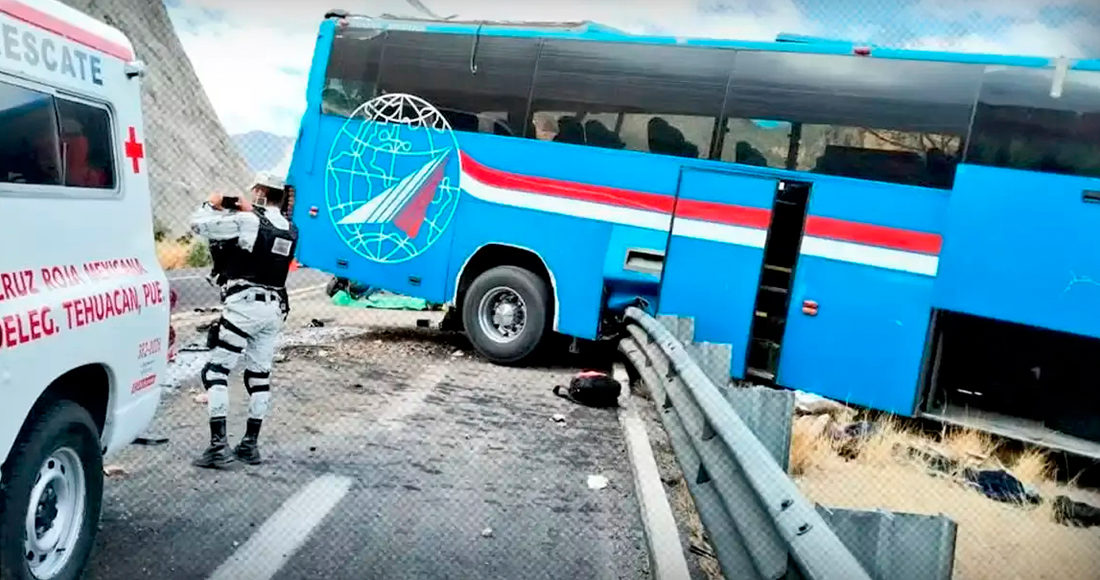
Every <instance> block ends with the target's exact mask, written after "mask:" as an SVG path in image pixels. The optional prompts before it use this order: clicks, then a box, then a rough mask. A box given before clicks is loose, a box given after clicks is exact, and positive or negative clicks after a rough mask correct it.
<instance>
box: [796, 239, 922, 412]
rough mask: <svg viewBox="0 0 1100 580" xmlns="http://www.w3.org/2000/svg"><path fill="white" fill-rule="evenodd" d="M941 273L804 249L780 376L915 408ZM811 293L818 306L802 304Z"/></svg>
mask: <svg viewBox="0 0 1100 580" xmlns="http://www.w3.org/2000/svg"><path fill="white" fill-rule="evenodd" d="M932 286H933V279H932V278H930V277H928V276H925V275H921V274H913V273H909V272H900V271H896V270H888V269H885V268H872V267H867V266H865V265H861V264H855V263H852V262H842V261H839V260H831V259H828V258H820V257H816V256H808V255H805V254H803V255H801V256H800V257H799V260H798V266H797V268H796V273H795V281H794V287H793V291H792V293H791V304H790V309H789V311H788V318H787V328H786V334H785V335H784V338H783V351H782V355H781V356H780V358H779V372H778V375H777V382H778V383H779V384H782V385H783V386H786V387H789V388H792V389H798V390H801V391H806V392H811V393H816V394H819V395H822V396H825V397H828V398H830V399H834V400H837V401H842V402H845V403H850V404H853V405H859V406H864V407H868V408H872V409H879V410H883V411H888V412H891V413H896V414H899V415H903V416H909V415H911V414H912V413H913V411H914V410H915V404H916V399H917V396H916V395H917V392H918V379H919V375H920V372H921V360H922V359H923V357H924V345H925V336H926V335H927V333H928V323H929V319H930V317H931V314H932V309H931V303H932ZM805 300H812V301H814V302H816V303H817V304H818V311H817V313H816V314H814V315H812V316H809V315H806V314H804V313H803V312H802V304H803V301H805Z"/></svg>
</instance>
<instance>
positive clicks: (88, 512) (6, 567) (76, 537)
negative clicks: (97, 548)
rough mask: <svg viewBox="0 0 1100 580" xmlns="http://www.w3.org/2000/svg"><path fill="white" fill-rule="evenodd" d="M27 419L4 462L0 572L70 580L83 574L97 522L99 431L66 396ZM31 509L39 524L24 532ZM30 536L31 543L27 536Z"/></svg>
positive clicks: (14, 578)
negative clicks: (31, 536)
mask: <svg viewBox="0 0 1100 580" xmlns="http://www.w3.org/2000/svg"><path fill="white" fill-rule="evenodd" d="M32 421H33V423H32V424H31V425H29V426H28V427H26V428H25V429H24V432H23V434H21V436H20V437H19V440H18V441H17V442H16V444H15V446H14V447H13V448H12V452H11V455H10V456H9V458H8V461H7V463H5V465H4V474H3V475H4V479H3V485H2V486H0V578H2V579H3V580H33V579H35V578H40V577H45V578H52V579H54V580H75V579H77V578H80V577H81V575H82V574H83V571H84V567H85V565H86V564H87V562H88V557H89V555H90V554H91V550H92V544H93V542H94V541H95V534H96V531H97V529H98V526H99V515H100V507H101V506H102V501H103V456H102V455H101V452H100V448H99V430H98V429H97V428H96V425H95V422H94V421H92V417H91V415H90V414H88V411H87V410H85V409H84V407H81V406H80V405H78V404H76V403H74V402H72V401H59V402H57V403H54V404H53V405H51V406H50V407H49V408H48V409H46V410H45V411H44V412H42V413H40V414H38V415H37V416H36V417H35V418H34V419H32ZM43 481H47V482H48V483H46V484H44V483H43ZM32 504H33V505H32ZM32 509H33V510H36V511H37V510H39V509H40V510H41V512H42V513H41V519H40V520H39V521H38V524H37V525H38V526H39V527H38V528H37V529H36V530H30V531H29V533H28V528H27V524H26V519H27V515H28V512H29V511H30V510H32ZM30 534H34V541H28V538H29V537H30Z"/></svg>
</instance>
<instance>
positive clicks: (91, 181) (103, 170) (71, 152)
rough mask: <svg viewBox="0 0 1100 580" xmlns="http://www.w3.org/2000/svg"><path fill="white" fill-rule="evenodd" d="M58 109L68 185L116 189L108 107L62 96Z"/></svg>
mask: <svg viewBox="0 0 1100 580" xmlns="http://www.w3.org/2000/svg"><path fill="white" fill-rule="evenodd" d="M57 112H58V116H59V117H60V119H61V145H62V147H61V154H62V163H63V165H64V168H65V185H67V186H69V187H91V188H96V189H113V188H114V187H115V171H114V155H113V145H112V143H111V133H112V131H111V117H110V115H109V114H108V113H107V110H106V109H103V108H100V107H94V106H91V105H86V104H83V103H78V102H75V101H70V100H67V99H64V98H59V99H57Z"/></svg>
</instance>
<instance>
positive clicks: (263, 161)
mask: <svg viewBox="0 0 1100 580" xmlns="http://www.w3.org/2000/svg"><path fill="white" fill-rule="evenodd" d="M231 138H232V139H233V144H234V145H236V146H237V151H239V152H240V153H241V156H242V157H244V160H245V162H247V163H248V166H249V167H250V168H251V169H252V171H271V170H273V169H276V168H277V166H278V165H279V164H280V162H282V161H283V159H284V158H285V157H286V156H287V151H289V150H290V149H291V148H292V147H293V146H294V138H293V137H284V136H282V135H275V134H273V133H268V132H267V131H249V132H248V133H241V134H239V135H233V136H232V137H231Z"/></svg>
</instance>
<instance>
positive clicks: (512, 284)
mask: <svg viewBox="0 0 1100 580" xmlns="http://www.w3.org/2000/svg"><path fill="white" fill-rule="evenodd" d="M549 306H550V289H549V287H548V285H547V284H546V282H545V281H544V280H543V279H542V278H539V277H538V276H537V275H535V274H534V273H532V272H530V271H528V270H524V269H523V268H519V267H516V266H498V267H496V268H493V269H491V270H488V271H486V272H484V273H482V274H481V275H480V276H478V277H477V278H476V279H475V280H474V282H473V284H471V285H470V288H469V289H468V290H467V291H466V296H465V298H464V299H463V301H462V325H463V328H464V329H465V330H466V335H467V336H469V337H470V342H472V343H473V345H474V349H475V350H477V352H478V353H479V354H480V355H481V356H483V357H485V358H487V359H489V361H490V362H493V363H496V364H505V365H511V364H518V363H520V362H523V361H524V360H526V359H527V358H528V357H530V356H531V355H532V354H533V353H534V352H535V350H536V349H537V348H538V346H539V344H540V343H541V342H542V339H543V336H544V335H545V334H546V327H547V320H546V319H547V314H548V313H549V311H550V308H549Z"/></svg>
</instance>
